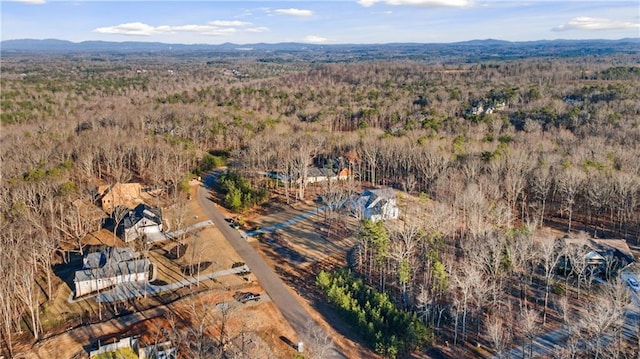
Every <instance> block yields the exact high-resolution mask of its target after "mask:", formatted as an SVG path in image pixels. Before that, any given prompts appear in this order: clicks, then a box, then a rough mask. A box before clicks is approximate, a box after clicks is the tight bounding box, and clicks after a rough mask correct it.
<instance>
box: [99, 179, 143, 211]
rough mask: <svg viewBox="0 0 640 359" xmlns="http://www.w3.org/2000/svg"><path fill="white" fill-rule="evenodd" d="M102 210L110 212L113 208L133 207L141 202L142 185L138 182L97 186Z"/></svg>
mask: <svg viewBox="0 0 640 359" xmlns="http://www.w3.org/2000/svg"><path fill="white" fill-rule="evenodd" d="M98 194H99V195H100V202H101V204H102V210H104V211H105V212H107V213H111V211H113V209H114V208H116V207H118V206H124V207H127V208H134V207H135V206H137V205H138V204H140V203H142V202H143V200H142V185H141V184H140V183H116V184H114V185H106V186H100V187H98Z"/></svg>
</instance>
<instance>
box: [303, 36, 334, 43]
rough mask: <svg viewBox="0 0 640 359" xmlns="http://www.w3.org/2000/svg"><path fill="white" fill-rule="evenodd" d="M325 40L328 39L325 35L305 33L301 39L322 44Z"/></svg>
mask: <svg viewBox="0 0 640 359" xmlns="http://www.w3.org/2000/svg"><path fill="white" fill-rule="evenodd" d="M327 41H329V39H327V38H326V37H322V36H316V35H307V36H305V37H304V39H303V40H302V42H308V43H311V44H323V43H325V42H327Z"/></svg>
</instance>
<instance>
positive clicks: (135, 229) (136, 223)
mask: <svg viewBox="0 0 640 359" xmlns="http://www.w3.org/2000/svg"><path fill="white" fill-rule="evenodd" d="M117 232H118V235H119V236H120V238H122V239H123V240H124V241H125V242H131V241H133V240H136V239H138V238H141V237H145V236H146V237H164V235H163V234H162V212H161V211H160V209H159V208H152V207H149V206H147V205H146V204H144V203H141V204H139V205H137V206H136V207H135V208H134V209H132V210H130V211H129V212H127V213H126V214H125V216H124V217H123V218H122V219H121V220H120V222H119V223H118V231H117Z"/></svg>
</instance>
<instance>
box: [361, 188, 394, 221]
mask: <svg viewBox="0 0 640 359" xmlns="http://www.w3.org/2000/svg"><path fill="white" fill-rule="evenodd" d="M349 206H350V207H351V211H352V212H353V213H354V215H356V216H357V217H361V218H362V219H368V220H370V221H373V222H377V221H381V220H387V219H397V218H398V217H399V216H400V209H399V208H398V206H397V204H396V195H395V193H394V192H393V189H391V188H381V189H370V190H369V189H368V190H365V191H364V192H362V194H361V195H360V197H358V198H357V199H355V200H354V201H352V202H351V203H350V204H349Z"/></svg>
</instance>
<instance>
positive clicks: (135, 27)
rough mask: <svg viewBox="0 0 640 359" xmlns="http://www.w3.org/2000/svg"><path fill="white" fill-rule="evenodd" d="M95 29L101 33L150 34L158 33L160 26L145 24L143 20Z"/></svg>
mask: <svg viewBox="0 0 640 359" xmlns="http://www.w3.org/2000/svg"><path fill="white" fill-rule="evenodd" d="M159 27H162V26H159ZM166 27H169V26H166ZM93 31H94V32H98V33H101V34H120V35H138V36H149V35H153V34H154V33H158V28H155V27H153V26H150V25H147V24H143V23H141V22H130V23H126V24H120V25H116V26H107V27H99V28H97V29H94V30H93Z"/></svg>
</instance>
